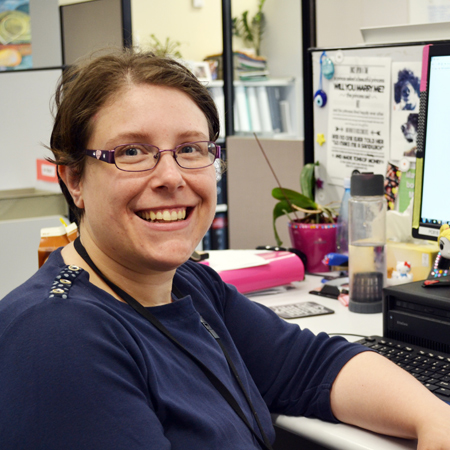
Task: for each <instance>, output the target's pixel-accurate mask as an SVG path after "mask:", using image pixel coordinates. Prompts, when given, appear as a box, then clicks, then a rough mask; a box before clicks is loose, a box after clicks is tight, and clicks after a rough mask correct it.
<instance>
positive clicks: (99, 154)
mask: <svg viewBox="0 0 450 450" xmlns="http://www.w3.org/2000/svg"><path fill="white" fill-rule="evenodd" d="M199 142H207V143H208V144H214V145H215V147H216V155H215V158H214V161H212V162H211V164H208V165H206V166H201V167H183V166H181V165H180V163H179V162H178V160H177V157H176V155H175V152H176V151H177V149H178V148H179V147H181V146H182V145H188V144H197V143H199ZM124 145H148V146H150V147H153V148H156V149H157V150H158V160H157V161H156V164H155V165H154V166H153V167H152V168H151V169H144V170H125V169H121V168H120V167H118V166H117V164H116V161H115V158H114V151H115V150H116V148H118V147H123V146H124ZM164 152H172V155H173V159H174V160H175V162H176V163H177V164H178V165H179V166H180V167H181V168H182V169H187V170H191V169H204V168H205V167H209V166H212V165H213V164H214V162H215V161H216V159H220V155H221V148H220V145H218V144H216V143H215V142H212V141H194V142H183V144H180V145H177V146H176V147H175V148H168V149H164V150H161V149H160V148H159V147H156V145H151V144H143V143H142V142H131V143H129V144H120V145H116V146H115V147H114V148H113V149H112V150H90V149H86V150H85V153H86V155H87V156H91V157H92V158H95V159H98V160H99V161H103V162H106V163H108V164H114V165H115V166H116V167H117V168H118V169H119V170H121V171H123V172H147V171H149V170H153V169H154V168H155V167H156V166H157V165H158V163H159V161H160V159H161V157H160V155H161V153H164Z"/></svg>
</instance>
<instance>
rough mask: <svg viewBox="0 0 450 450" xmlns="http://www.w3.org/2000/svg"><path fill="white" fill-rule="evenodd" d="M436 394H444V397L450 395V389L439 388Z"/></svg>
mask: <svg viewBox="0 0 450 450" xmlns="http://www.w3.org/2000/svg"><path fill="white" fill-rule="evenodd" d="M434 392H435V393H436V394H440V395H443V396H444V397H450V389H447V388H443V387H441V388H438V389H436V390H435V391H434Z"/></svg>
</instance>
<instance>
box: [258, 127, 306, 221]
mask: <svg viewBox="0 0 450 450" xmlns="http://www.w3.org/2000/svg"><path fill="white" fill-rule="evenodd" d="M253 135H254V136H255V139H256V142H257V144H258V146H259V148H260V150H261V151H262V154H263V155H264V158H265V159H266V162H267V164H268V165H269V168H270V170H271V172H272V174H273V176H274V177H275V180H276V182H277V184H278V187H279V188H280V189H281V192H282V193H283V195H284V198H285V199H286V201H287V202H288V204H289V206H290V207H291V208H292V209H293V211H292V212H293V213H294V216H295V218H296V219H299V217H298V216H297V214H296V212H295V208H294V207H293V205H292V203H291V201H290V200H289V199H288V198H287V196H286V194H285V193H284V189H283V188H282V187H281V183H280V180H278V177H277V174H276V173H275V170H273V167H272V164H270V161H269V158H268V157H267V155H266V152H265V151H264V149H263V147H262V145H261V142H259V139H258V136H257V135H256V133H253ZM287 216H288V219H289V221H290V222H292V220H291V218H290V217H289V214H287Z"/></svg>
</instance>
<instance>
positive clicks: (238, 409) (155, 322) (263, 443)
mask: <svg viewBox="0 0 450 450" xmlns="http://www.w3.org/2000/svg"><path fill="white" fill-rule="evenodd" d="M74 246H75V250H76V251H77V252H78V254H79V255H80V256H81V257H82V258H83V259H84V260H85V261H86V262H87V264H88V265H89V266H90V267H91V268H92V270H94V272H95V273H96V274H97V275H98V276H99V277H100V278H101V279H102V280H103V281H104V282H105V283H106V284H107V285H108V286H109V287H110V288H111V289H112V290H113V291H114V292H115V293H116V294H117V295H118V296H119V297H120V298H121V299H123V300H125V301H126V302H127V303H128V305H130V306H131V307H132V308H133V309H134V310H135V311H137V312H138V313H139V314H141V315H142V316H143V317H145V318H146V319H147V320H148V321H149V322H150V323H152V324H153V325H154V326H155V327H156V328H157V329H158V330H159V331H160V332H161V333H162V334H164V335H165V336H166V337H168V338H169V339H170V340H171V341H172V342H173V343H174V344H175V345H176V346H177V347H178V348H179V349H181V350H182V351H183V352H184V353H185V354H186V355H188V356H189V357H190V358H191V359H192V360H193V361H194V362H195V363H196V364H197V365H198V366H199V367H200V369H202V371H203V373H204V374H205V375H206V377H207V378H208V379H209V381H210V382H211V383H212V385H213V386H214V387H215V388H216V389H217V390H218V391H219V393H220V394H221V395H222V397H223V398H224V399H225V400H226V401H227V403H228V404H229V405H230V406H231V407H232V408H233V410H234V411H235V412H236V414H237V415H238V416H239V417H240V418H241V419H242V421H243V422H244V423H245V425H246V426H247V427H248V428H249V430H250V431H251V432H252V433H253V435H254V436H255V438H256V440H257V441H258V443H259V445H261V446H262V448H264V449H267V450H273V449H272V446H271V444H270V441H269V439H268V437H267V435H266V433H265V432H264V429H263V427H262V425H261V422H260V420H259V417H258V414H257V412H256V410H255V408H254V406H253V404H252V402H251V400H250V397H249V396H248V394H247V391H246V390H245V388H244V385H243V383H242V381H241V378H240V376H239V374H238V372H237V370H236V367H235V366H234V364H233V362H232V360H231V357H230V355H229V353H228V351H227V349H226V348H225V346H224V345H223V343H222V341H221V340H220V338H219V336H218V335H217V333H216V332H215V331H214V330H213V329H212V328H211V326H210V325H209V324H208V323H207V322H206V321H205V320H204V319H203V317H201V316H200V320H201V322H202V324H203V326H204V327H205V328H206V329H207V330H208V332H209V333H210V334H211V336H212V337H213V338H214V339H215V340H216V342H217V343H218V344H219V346H220V348H221V349H222V351H223V354H224V355H225V358H226V360H227V362H228V365H229V366H230V368H231V371H232V372H233V375H234V376H235V378H236V380H237V382H238V384H239V386H240V388H241V390H242V392H243V394H244V397H245V399H246V401H247V403H248V405H249V406H250V409H251V411H252V413H253V416H254V417H255V420H256V423H257V424H258V428H259V430H260V432H261V436H262V438H263V439H261V438H260V437H259V436H258V434H257V433H256V432H255V430H254V429H253V427H252V426H251V425H250V423H249V421H248V419H247V417H246V416H245V414H244V412H243V411H242V409H241V407H240V406H239V403H238V402H237V401H236V399H235V398H234V397H233V395H232V394H231V392H230V391H229V390H228V388H227V387H226V386H225V385H224V384H223V383H222V382H221V381H220V380H219V378H218V377H217V376H216V375H215V374H214V373H213V372H212V371H211V370H210V369H209V368H208V367H207V366H205V364H203V363H202V362H201V361H200V360H199V359H198V358H197V357H196V356H195V355H193V354H192V353H191V352H190V351H189V350H187V349H186V348H185V347H184V346H183V344H181V343H180V342H179V341H178V340H177V339H176V338H175V337H174V336H173V335H172V333H170V331H169V330H168V329H167V328H166V327H165V326H164V325H163V324H162V323H161V322H160V321H159V320H158V319H157V318H156V317H155V316H154V315H153V314H151V313H150V311H149V310H148V309H147V308H145V307H144V306H142V305H141V304H140V303H139V302H138V301H137V300H136V299H135V298H133V297H132V296H131V295H130V294H128V293H127V292H125V291H124V290H122V289H121V288H120V287H119V286H117V285H116V284H114V283H113V282H112V281H110V280H109V279H108V278H106V277H105V275H103V273H102V272H101V271H100V269H99V268H98V267H97V266H96V265H95V264H94V262H93V261H92V259H91V258H90V256H89V254H88V253H87V251H86V249H85V248H84V246H83V244H82V243H81V240H80V238H79V237H77V239H75V241H74ZM173 291H174V293H175V295H176V296H177V297H183V294H182V293H181V292H180V291H179V290H178V289H177V287H176V286H173Z"/></svg>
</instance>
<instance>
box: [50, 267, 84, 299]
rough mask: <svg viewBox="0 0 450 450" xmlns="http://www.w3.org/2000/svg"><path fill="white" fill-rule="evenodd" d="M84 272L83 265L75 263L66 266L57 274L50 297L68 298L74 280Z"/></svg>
mask: <svg viewBox="0 0 450 450" xmlns="http://www.w3.org/2000/svg"><path fill="white" fill-rule="evenodd" d="M82 272H83V269H82V268H81V267H78V266H73V265H70V266H65V267H64V268H63V269H62V270H61V272H59V274H58V275H57V276H56V278H55V281H54V282H53V284H52V287H51V288H50V293H49V298H53V297H60V298H64V299H65V298H67V297H68V296H69V291H70V288H71V287H72V286H73V282H74V281H75V279H76V278H77V277H78V275H80V274H81V273H82Z"/></svg>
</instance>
